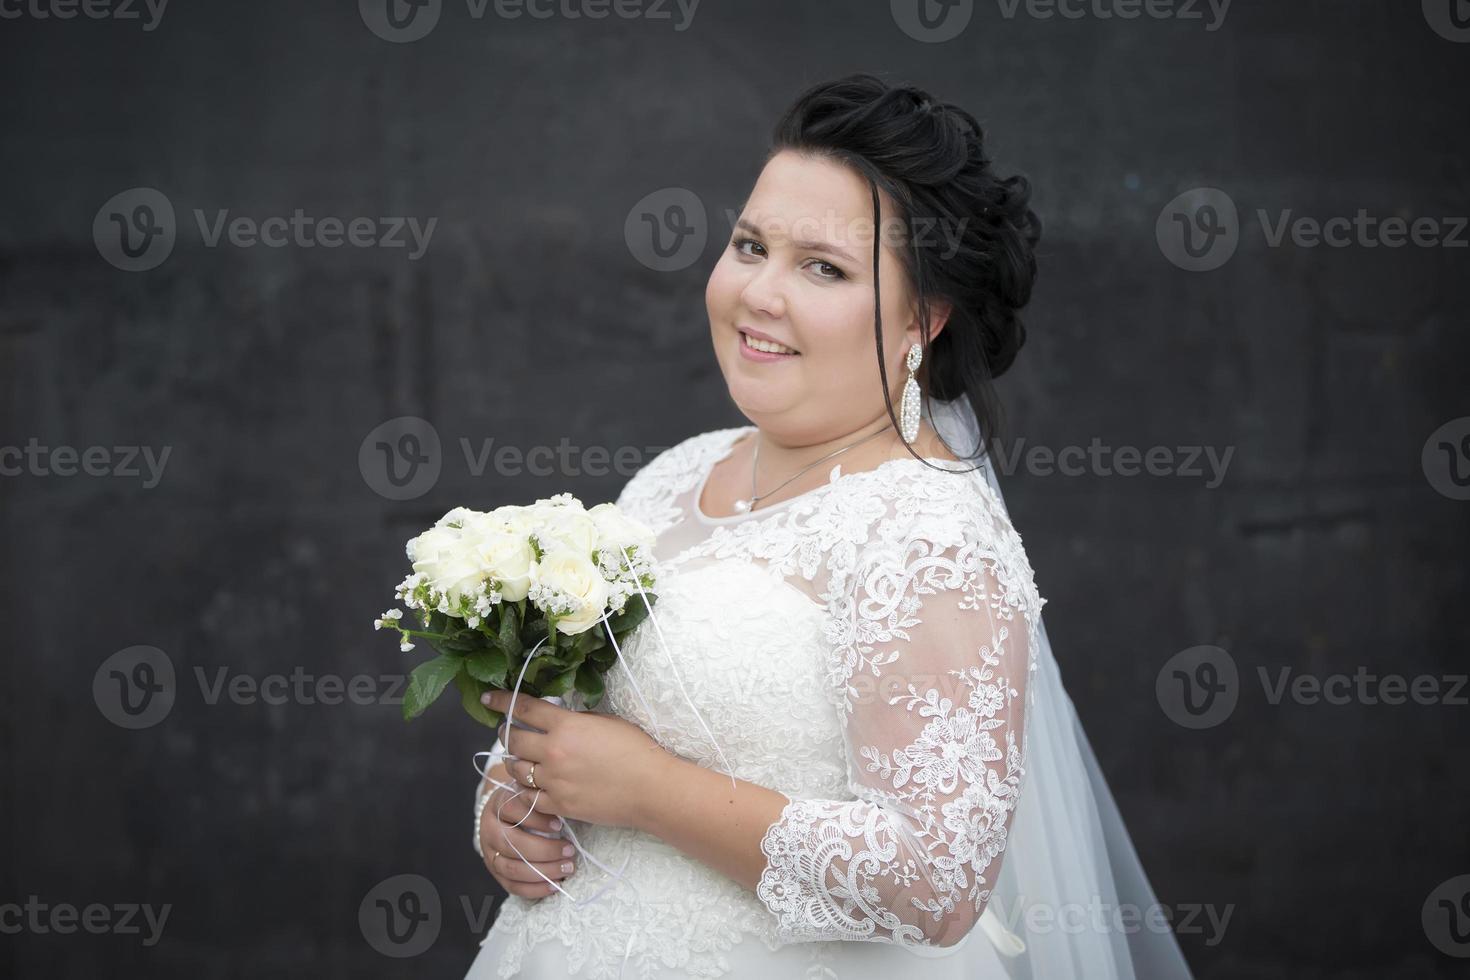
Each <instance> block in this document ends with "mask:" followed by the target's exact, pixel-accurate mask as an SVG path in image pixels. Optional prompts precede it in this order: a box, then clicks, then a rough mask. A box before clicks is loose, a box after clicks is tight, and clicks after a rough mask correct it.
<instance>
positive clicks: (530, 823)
mask: <svg viewBox="0 0 1470 980" xmlns="http://www.w3.org/2000/svg"><path fill="white" fill-rule="evenodd" d="M496 792H497V793H499V795H498V796H496V797H495V798H494V799H492V800H491V801H490V802H489V803H487V804H486V805H485V809H486V812H487V813H488V814H489V815H491V816H493V817H494V818H495V819H497V820H499V821H500V822H501V823H508V824H514V825H516V826H518V827H521V828H523V829H525V830H541V831H545V832H546V833H548V834H554V833H556V832H557V831H558V830H561V823H560V820H561V818H560V817H558V816H557V815H556V814H554V813H548V812H545V811H542V810H536V809H533V808H532V807H531V800H532V799H533V798H535V796H536V791H535V790H529V789H523V790H521V791H520V792H519V793H518V794H516V795H514V796H512V795H511V793H510V792H508V791H506V790H496ZM541 796H542V798H541V803H542V805H545V803H546V794H544V793H543V794H541ZM502 803H503V804H504V805H502ZM553 820H555V821H557V825H556V826H555V827H553V826H552V825H551V823H552V821H553Z"/></svg>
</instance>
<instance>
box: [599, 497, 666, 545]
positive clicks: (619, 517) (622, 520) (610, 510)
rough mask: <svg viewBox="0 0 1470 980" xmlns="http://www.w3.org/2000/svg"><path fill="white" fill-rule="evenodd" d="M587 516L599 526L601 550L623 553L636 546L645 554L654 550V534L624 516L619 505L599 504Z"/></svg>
mask: <svg viewBox="0 0 1470 980" xmlns="http://www.w3.org/2000/svg"><path fill="white" fill-rule="evenodd" d="M587 516H588V517H590V518H591V519H592V523H593V524H595V525H596V526H597V534H598V539H599V540H598V544H597V546H598V548H599V549H601V548H608V549H611V550H613V551H616V552H619V553H621V552H622V549H623V548H625V547H634V546H636V547H637V548H638V549H639V550H641V551H643V552H644V553H645V554H646V553H648V552H651V551H652V550H653V545H654V542H655V540H656V538H655V537H654V534H653V532H652V531H651V530H649V529H648V528H647V527H645V526H644V525H642V524H640V523H638V522H637V521H635V520H633V519H632V518H630V517H628V516H627V515H626V514H624V513H623V512H622V511H621V510H619V509H618V505H617V504H613V503H606V504H598V505H597V506H596V507H593V508H592V509H591V510H589V511H587Z"/></svg>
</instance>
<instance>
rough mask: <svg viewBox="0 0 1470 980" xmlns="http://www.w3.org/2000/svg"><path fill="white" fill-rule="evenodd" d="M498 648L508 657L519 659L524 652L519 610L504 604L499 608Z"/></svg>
mask: <svg viewBox="0 0 1470 980" xmlns="http://www.w3.org/2000/svg"><path fill="white" fill-rule="evenodd" d="M500 648H501V649H502V650H504V651H505V652H506V654H507V655H508V656H511V657H519V656H520V655H521V652H522V651H523V650H525V646H524V645H523V644H522V643H521V609H520V606H519V605H515V604H511V603H506V604H504V605H502V606H501V607H500Z"/></svg>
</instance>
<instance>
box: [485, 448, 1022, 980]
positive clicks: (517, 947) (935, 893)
mask: <svg viewBox="0 0 1470 980" xmlns="http://www.w3.org/2000/svg"><path fill="white" fill-rule="evenodd" d="M745 431H748V428H747V429H724V430H717V431H714V432H707V433H703V434H701V435H697V436H694V437H692V438H690V439H686V440H684V441H683V442H681V443H680V444H679V445H677V446H675V447H673V448H672V449H670V450H668V451H666V452H665V453H663V454H661V455H660V456H658V457H657V458H655V459H654V460H653V461H652V462H651V463H650V464H649V465H648V466H646V467H645V468H644V469H643V470H641V471H640V472H639V473H638V474H636V475H635V476H634V477H633V479H632V480H630V481H629V483H628V485H627V486H626V488H625V489H624V491H623V494H622V495H621V497H620V498H619V505H620V506H621V507H623V508H625V509H626V510H627V511H628V513H629V514H630V515H631V516H633V517H636V518H638V519H640V520H642V521H644V522H645V523H647V524H648V525H649V526H650V527H652V528H653V529H654V530H655V531H656V532H658V534H659V546H658V554H657V556H656V557H658V558H659V560H660V562H661V563H662V564H663V566H664V570H665V577H664V579H663V580H662V584H661V587H660V597H659V604H658V606H656V607H655V612H656V615H657V616H658V620H659V626H660V627H661V633H662V640H663V642H659V637H658V636H657V635H656V634H655V631H653V630H652V629H651V628H649V624H648V623H645V624H644V625H643V626H642V627H640V628H639V629H638V630H637V631H636V632H635V633H634V634H633V635H632V636H631V637H630V638H629V642H628V643H626V644H625V645H624V648H623V654H624V661H625V663H626V665H627V667H628V668H629V669H628V670H627V671H623V670H622V669H616V670H614V671H613V672H612V673H610V674H609V675H608V688H607V695H606V699H605V701H604V703H603V705H601V706H600V707H599V710H606V711H611V712H614V713H616V714H618V715H620V716H622V717H626V718H628V719H629V720H632V721H634V722H635V723H637V724H639V725H640V726H642V727H643V728H645V730H647V731H648V732H649V733H650V734H651V735H653V736H654V738H655V739H657V740H658V741H659V742H660V744H662V745H664V746H665V747H666V748H668V749H669V750H670V751H671V752H675V753H676V754H678V755H681V756H683V757H685V758H688V759H691V760H693V761H696V762H698V763H699V764H700V765H703V766H706V767H708V768H711V769H714V770H716V771H725V767H726V766H727V765H728V766H729V771H730V772H732V773H733V774H734V775H735V776H737V777H739V778H742V779H747V780H750V781H752V782H756V783H759V784H760V785H764V786H768V787H770V788H772V789H776V790H778V791H780V792H782V793H783V794H785V795H786V796H787V797H788V800H789V802H788V804H787V805H786V806H785V807H784V808H783V810H782V813H781V815H780V817H779V819H778V820H777V821H776V822H775V823H773V824H772V825H771V826H770V827H769V828H768V829H767V830H766V832H765V834H764V837H763V839H762V842H761V849H762V852H763V854H764V855H765V858H766V866H765V868H764V870H763V872H762V875H761V879H760V883H759V886H758V888H757V889H756V891H755V892H754V893H752V892H751V891H749V890H748V889H745V888H743V887H741V886H739V885H737V884H736V883H735V882H734V881H732V880H730V879H729V878H726V877H725V876H723V875H721V874H718V873H716V872H714V871H712V870H710V869H708V868H706V867H704V866H703V865H701V864H700V863H698V862H696V861H693V860H691V859H688V858H686V857H684V856H683V855H681V854H680V853H678V852H677V851H675V850H673V849H672V848H670V847H668V846H667V845H665V844H664V843H663V842H661V841H659V840H657V839H655V838H653V837H651V836H649V835H646V834H642V833H639V832H636V831H629V830H625V829H619V830H614V829H611V828H603V827H596V826H592V825H585V824H581V823H574V829H575V830H576V832H577V833H578V836H579V839H580V840H581V841H582V843H583V845H584V846H585V847H586V848H587V850H588V851H589V852H590V853H591V854H592V855H594V856H595V857H596V858H597V859H598V860H599V861H601V862H602V863H603V864H605V865H607V866H609V867H611V868H614V869H616V868H619V867H620V866H622V865H623V861H624V858H625V857H627V858H628V861H627V865H626V867H625V869H624V872H623V874H624V879H625V881H623V882H620V883H614V884H613V885H612V886H611V887H610V888H609V889H608V891H607V892H606V893H605V894H604V895H603V896H602V898H601V900H600V901H598V902H595V903H588V904H586V905H582V906H577V905H576V904H575V903H574V902H571V901H568V900H567V897H566V896H565V895H560V894H553V895H552V896H551V897H549V898H546V899H543V900H541V901H540V902H536V903H532V902H526V901H524V900H521V899H518V898H515V897H510V898H508V899H507V900H506V903H505V905H504V906H503V907H502V911H501V915H500V917H499V918H498V919H497V920H496V922H495V924H494V926H493V927H492V930H491V934H490V935H489V936H487V937H486V940H485V942H486V943H489V942H490V941H491V940H492V938H495V937H497V936H500V937H502V941H503V942H504V943H505V953H504V955H503V956H502V958H501V960H500V964H499V975H500V976H502V977H511V976H514V975H515V974H516V972H517V971H518V970H519V969H520V966H521V962H522V957H523V956H524V954H525V952H526V951H527V950H528V949H530V948H531V947H532V946H533V945H534V944H536V943H538V942H541V941H546V940H558V941H560V942H561V943H562V944H563V945H564V946H565V947H566V948H567V950H568V962H569V964H573V963H574V964H575V965H574V966H573V969H582V968H583V965H584V964H585V965H586V974H585V975H587V976H590V977H594V978H597V977H616V976H618V975H619V970H620V968H621V966H622V960H623V954H624V949H625V944H626V943H627V942H628V937H629V935H630V934H631V935H633V936H634V942H633V946H632V949H633V953H632V956H631V958H630V959H629V961H628V970H627V971H626V974H625V975H628V976H637V977H653V976H655V975H656V972H655V971H657V970H659V969H667V970H674V971H676V972H677V973H678V974H680V975H685V976H698V977H717V976H722V975H724V974H725V973H727V972H728V965H727V964H726V963H725V960H724V956H723V954H724V953H726V952H728V951H729V950H730V949H731V948H732V947H733V945H734V944H735V943H737V942H739V941H740V940H741V938H742V937H744V936H747V935H748V936H753V937H755V938H757V939H758V940H759V941H760V942H762V943H764V944H765V946H766V947H767V948H769V949H772V950H775V949H778V948H780V947H782V946H784V945H787V944H790V943H795V942H808V943H811V942H815V943H819V944H820V943H822V942H827V941H834V942H835V941H854V940H858V941H877V942H889V943H896V944H900V945H904V946H908V947H925V946H947V945H951V944H953V943H954V942H956V941H958V940H960V939H961V938H963V937H964V936H965V935H966V934H967V933H968V932H969V930H970V928H971V927H972V926H973V925H974V923H975V921H976V919H977V918H978V916H979V914H980V912H981V910H982V909H983V907H984V904H985V902H986V900H987V898H988V897H989V891H990V885H991V883H993V880H994V869H995V868H997V867H998V864H997V863H996V862H997V861H998V859H999V858H1000V856H1001V854H1002V852H1003V850H1004V848H1005V844H1006V834H1007V829H1008V827H1009V822H1010V817H1011V814H1012V811H1013V810H1014V807H1015V803H1016V794H1017V790H1018V788H1019V784H1020V779H1021V775H1022V773H1023V760H1024V754H1025V753H1024V744H1025V743H1024V714H1025V709H1026V704H1027V702H1028V698H1027V695H1028V694H1029V691H1030V686H1029V684H1028V674H1029V672H1030V670H1031V669H1032V668H1033V667H1034V662H1033V660H1032V658H1033V656H1034V651H1035V649H1036V639H1035V638H1036V629H1037V624H1038V622H1039V614H1040V610H1041V606H1042V605H1043V603H1044V600H1043V599H1042V598H1041V597H1040V596H1039V594H1038V593H1037V591H1036V588H1035V585H1034V582H1033V576H1032V572H1031V568H1030V565H1029V563H1028V561H1027V559H1026V555H1025V552H1024V550H1023V548H1022V546H1021V539H1020V536H1019V535H1018V534H1017V533H1016V532H1015V530H1014V529H1013V528H1012V527H1011V524H1010V521H1009V519H1008V518H1007V516H1006V515H1005V513H1004V509H1003V508H1002V507H1001V505H1000V503H999V501H998V499H997V498H996V497H995V495H994V494H993V492H992V491H991V489H990V487H989V484H988V483H987V481H986V480H985V479H984V477H983V475H982V474H979V473H971V474H947V473H941V472H936V471H935V470H934V469H932V468H931V467H929V466H927V465H925V464H924V463H922V462H920V461H918V460H914V459H911V458H910V459H898V460H892V461H889V462H887V463H884V464H882V465H880V466H878V467H877V468H875V469H872V470H868V471H864V472H860V473H852V474H848V475H846V476H839V475H838V473H837V471H836V470H834V471H833V474H832V477H831V478H830V481H829V483H828V484H827V485H825V486H823V487H821V488H819V489H818V490H815V491H812V492H810V493H808V494H803V495H802V496H801V497H798V498H794V499H792V500H791V501H789V502H788V503H787V504H786V505H785V506H778V507H776V508H773V509H772V510H771V511H770V512H769V513H768V512H766V511H764V510H757V511H756V512H754V513H752V514H750V515H748V516H746V517H745V518H744V519H742V520H740V521H739V522H737V523H733V524H732V523H717V524H714V525H713V526H711V523H712V522H710V521H708V520H699V519H698V516H699V515H698V512H697V500H696V499H695V498H696V496H697V494H698V491H699V489H700V488H701V487H702V482H703V479H704V477H705V475H706V474H707V473H708V471H709V469H710V468H711V467H712V466H713V465H714V464H715V462H717V461H718V460H719V459H720V458H721V457H723V456H724V455H725V454H727V453H728V451H729V449H730V446H731V445H732V444H733V442H734V440H735V438H737V437H738V436H739V435H741V434H742V433H743V432H745ZM686 694H687V696H688V697H687V700H686V697H685V695H686ZM689 701H692V702H693V703H694V704H695V705H697V706H698V709H699V710H698V715H696V714H695V713H694V711H693V710H692V709H691V708H690V706H689ZM706 726H707V727H708V730H709V734H707V733H706ZM710 734H713V736H714V740H715V744H718V746H719V748H720V749H722V750H723V752H719V751H717V750H716V749H715V746H714V744H712V743H711V740H710V737H709V736H710ZM583 865H584V866H583V867H581V868H579V871H578V873H577V874H576V875H575V876H573V878H572V879H570V880H569V883H568V891H570V892H572V893H573V895H575V896H582V895H590V894H593V893H595V892H596V891H598V890H599V889H600V888H602V887H603V885H605V884H607V882H608V876H607V875H606V873H605V872H603V871H601V870H600V869H597V868H595V867H594V866H591V865H590V864H587V863H586V862H585V860H584V862H583ZM624 885H629V886H632V888H633V889H635V890H636V895H637V896H638V898H634V897H633V895H634V891H631V890H629V888H625V887H623V886H624ZM640 902H641V903H642V911H641V912H640V911H639V905H640ZM670 909H677V910H678V912H677V914H671V913H670V912H669V910H670ZM650 912H651V913H652V914H649V913H650ZM696 922H697V926H691V923H696Z"/></svg>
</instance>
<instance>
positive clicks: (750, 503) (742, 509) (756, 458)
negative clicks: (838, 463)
mask: <svg viewBox="0 0 1470 980" xmlns="http://www.w3.org/2000/svg"><path fill="white" fill-rule="evenodd" d="M891 428H892V426H891V425H890V426H884V427H883V428H881V429H879V430H878V431H877V432H870V433H868V434H867V435H865V436H863V437H862V438H861V439H859V440H857V441H856V442H850V443H848V444H847V445H845V446H843V447H842V448H841V449H835V450H833V451H832V452H830V453H828V454H827V455H825V456H823V457H822V458H821V459H819V460H817V461H816V462H815V463H808V464H807V465H806V466H803V467H802V468H801V469H799V470H797V471H796V473H795V474H794V475H792V476H791V477H790V479H787V480H785V481H784V482H782V483H781V484H780V486H777V487H775V488H774V489H771V490H767V491H766V492H765V493H756V492H755V470H756V467H757V466H759V465H760V460H761V438H760V430H756V435H755V452H754V453H753V454H752V456H751V461H750V499H749V500H737V501H735V512H736V513H737V514H744V513H747V512H749V510H750V509H751V508H752V507H754V506H755V504H756V501H758V500H763V499H765V498H766V497H769V496H770V495H771V494H773V493H775V492H776V491H777V490H780V489H781V487H784V486H786V484H787V483H790V482H791V481H792V480H794V479H796V478H797V477H798V476H801V475H802V474H803V473H805V472H806V471H807V470H810V469H811V468H812V467H814V466H816V465H817V464H818V463H823V462H826V461H827V460H829V459H831V458H832V457H833V456H836V455H837V454H838V453H843V452H847V450H849V449H851V448H852V447H853V446H859V445H862V444H863V443H865V442H867V441H868V440H869V439H871V438H873V437H874V436H876V435H881V434H882V433H884V432H887V431H888V430H889V429H891Z"/></svg>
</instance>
